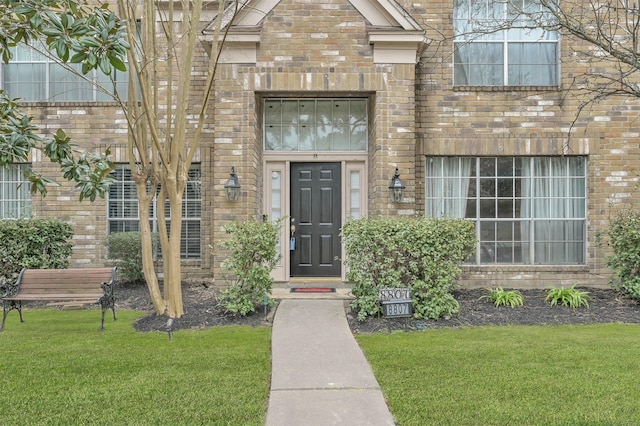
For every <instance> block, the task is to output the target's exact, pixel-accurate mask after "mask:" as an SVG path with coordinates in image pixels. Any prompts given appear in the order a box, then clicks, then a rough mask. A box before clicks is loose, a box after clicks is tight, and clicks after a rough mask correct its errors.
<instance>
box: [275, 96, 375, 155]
mask: <svg viewBox="0 0 640 426" xmlns="http://www.w3.org/2000/svg"><path fill="white" fill-rule="evenodd" d="M367 102H368V100H367V99H366V98H335V99H334V98H303V99H294V98H265V99H264V123H263V129H264V149H265V151H299V152H309V151H315V152H327V151H332V152H336V151H342V152H345V151H346V152H358V151H360V152H366V151H367V146H368V140H367V138H368V120H369V119H368V111H367Z"/></svg>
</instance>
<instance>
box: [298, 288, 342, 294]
mask: <svg viewBox="0 0 640 426" xmlns="http://www.w3.org/2000/svg"><path fill="white" fill-rule="evenodd" d="M335 292H336V289H335V288H332V287H293V288H292V289H291V293H335Z"/></svg>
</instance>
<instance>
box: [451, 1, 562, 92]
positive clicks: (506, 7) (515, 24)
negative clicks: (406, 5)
mask: <svg viewBox="0 0 640 426" xmlns="http://www.w3.org/2000/svg"><path fill="white" fill-rule="evenodd" d="M550 20H551V18H550V17H549V16H548V13H545V9H544V7H543V6H542V5H541V4H540V2H539V1H538V0H509V1H498V0H480V1H478V0H455V2H454V20H453V22H454V31H455V39H454V85H456V86H557V85H558V63H559V61H558V48H559V47H558V33H557V31H552V30H545V29H542V28H539V24H537V23H536V22H551V21H550Z"/></svg>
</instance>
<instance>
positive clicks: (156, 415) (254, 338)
mask: <svg viewBox="0 0 640 426" xmlns="http://www.w3.org/2000/svg"><path fill="white" fill-rule="evenodd" d="M139 315H140V314H139V313H135V312H126V311H122V312H118V316H119V318H118V321H117V322H115V323H114V322H113V321H112V318H111V317H109V319H108V320H107V321H106V322H105V324H106V330H105V331H104V332H99V331H98V328H99V326H100V311H96V310H91V311H87V310H84V311H82V310H78V311H59V310H33V309H28V310H27V309H25V311H24V317H25V321H26V322H25V323H23V324H21V323H20V322H19V319H18V315H17V312H15V311H12V312H11V313H10V315H9V318H8V319H7V324H6V326H5V330H4V331H3V332H2V333H0V365H1V366H2V369H1V372H2V374H0V425H43V424H50V425H71V424H76V425H80V424H82V425H94V424H95V425H98V424H99V425H196V424H198V425H200V424H202V425H204V424H206V425H263V424H264V421H265V414H266V409H267V401H268V395H269V381H270V362H271V361H270V360H271V347H270V339H271V330H270V328H267V327H264V328H249V327H213V328H210V329H206V330H200V331H177V332H174V334H173V340H172V341H169V339H168V337H167V334H166V333H160V332H156V333H138V332H135V331H134V330H133V326H132V322H133V320H134V319H135V318H136V317H137V316H139Z"/></svg>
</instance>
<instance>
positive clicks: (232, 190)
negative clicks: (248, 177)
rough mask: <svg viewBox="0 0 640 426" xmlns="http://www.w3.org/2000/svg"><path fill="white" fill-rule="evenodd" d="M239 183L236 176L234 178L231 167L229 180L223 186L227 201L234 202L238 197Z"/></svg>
mask: <svg viewBox="0 0 640 426" xmlns="http://www.w3.org/2000/svg"><path fill="white" fill-rule="evenodd" d="M240 188H241V187H240V183H239V182H238V176H236V169H235V167H231V173H230V177H229V180H228V181H227V183H226V184H225V185H224V193H225V195H226V196H227V200H229V201H235V200H237V199H238V197H240Z"/></svg>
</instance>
